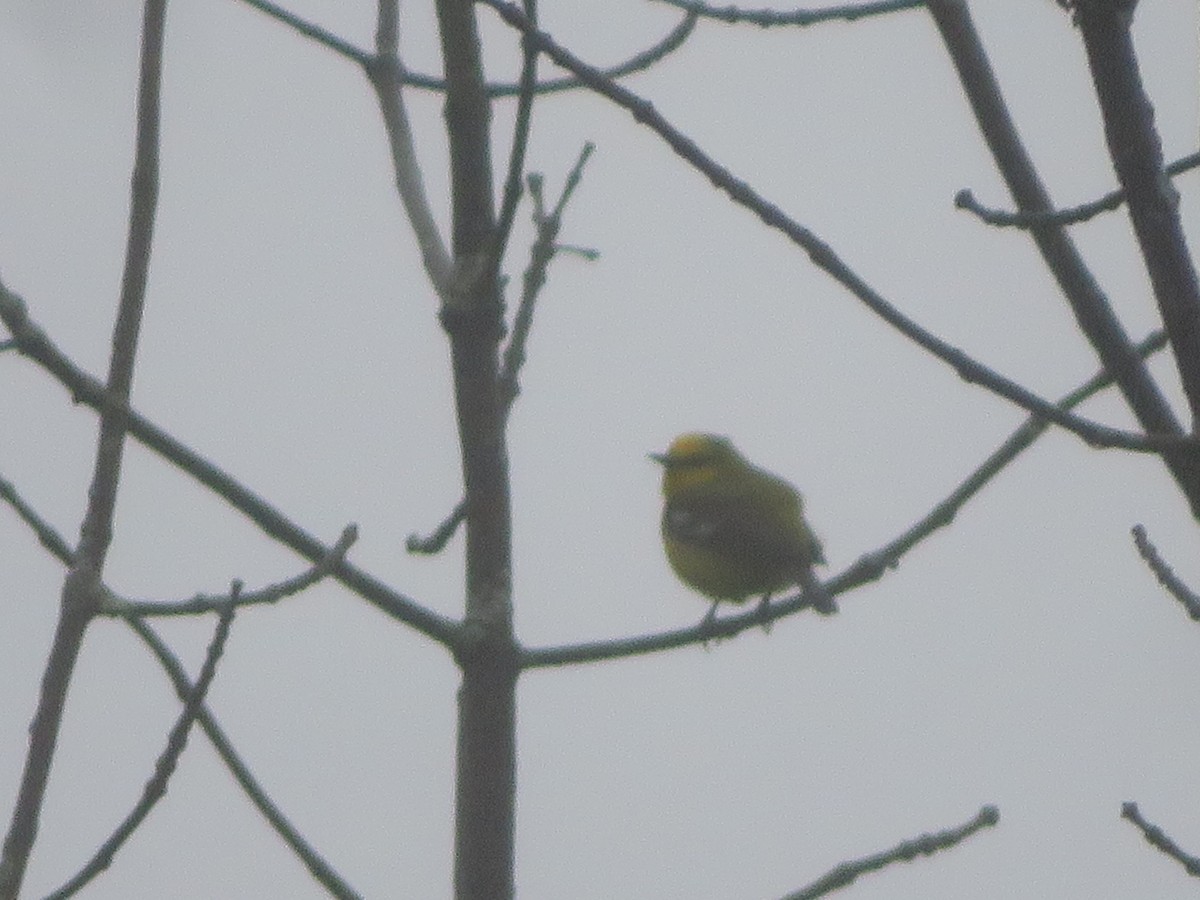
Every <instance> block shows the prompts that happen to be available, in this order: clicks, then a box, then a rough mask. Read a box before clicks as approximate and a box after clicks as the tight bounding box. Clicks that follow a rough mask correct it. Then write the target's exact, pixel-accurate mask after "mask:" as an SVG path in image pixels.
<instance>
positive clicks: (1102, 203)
mask: <svg viewBox="0 0 1200 900" xmlns="http://www.w3.org/2000/svg"><path fill="white" fill-rule="evenodd" d="M1197 166H1200V153H1190V154H1188V155H1187V156H1183V157H1180V158H1179V159H1177V160H1175V162H1173V163H1171V164H1170V165H1169V166H1167V167H1166V168H1165V169H1163V171H1164V172H1165V173H1166V174H1167V175H1170V176H1175V175H1180V174H1182V173H1184V172H1188V171H1190V170H1192V169H1194V168H1196V167H1197ZM1124 202H1125V191H1124V190H1122V189H1117V190H1115V191H1109V192H1108V193H1107V194H1105V195H1104V196H1103V197H1100V198H1099V199H1098V200H1092V201H1091V202H1089V203H1081V204H1080V205H1079V206H1071V207H1067V208H1066V209H1056V210H1052V211H1050V212H1007V211H1006V210H1001V209H990V208H988V207H986V206H984V205H983V204H982V203H980V202H979V201H978V200H976V199H975V195H974V194H973V193H972V192H971V190H970V188H963V189H962V190H961V191H959V192H958V193H957V194H956V195H955V196H954V205H955V206H956V207H958V208H959V209H965V210H966V211H967V212H970V213H974V214H975V215H976V216H978V217H979V218H980V219H982V220H983V221H984V222H986V223H987V224H989V225H994V226H996V227H997V228H1020V229H1022V230H1025V231H1028V230H1030V229H1033V228H1035V227H1037V226H1039V225H1078V224H1079V223H1080V222H1086V221H1087V220H1088V219H1091V218H1094V217H1095V216H1098V215H1099V214H1100V213H1102V212H1112V211H1113V210H1115V209H1120V207H1121V204H1122V203H1124Z"/></svg>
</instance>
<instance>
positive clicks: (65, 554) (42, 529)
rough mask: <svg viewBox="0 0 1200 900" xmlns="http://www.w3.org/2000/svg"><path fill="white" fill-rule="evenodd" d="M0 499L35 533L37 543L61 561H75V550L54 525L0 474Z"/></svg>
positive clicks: (68, 564) (67, 562) (69, 563)
mask: <svg viewBox="0 0 1200 900" xmlns="http://www.w3.org/2000/svg"><path fill="white" fill-rule="evenodd" d="M0 499H2V500H4V502H5V503H7V504H8V505H9V506H11V507H12V508H13V509H14V510H16V513H17V515H18V516H20V517H21V521H23V522H24V523H25V524H26V525H28V526H29V527H30V528H32V529H33V533H34V534H35V535H37V539H38V543H39V544H41V545H42V546H43V547H45V548H46V549H47V550H49V551H50V553H51V554H53V556H54V557H55V558H57V559H58V560H60V561H61V562H63V563H65V564H66V565H67V566H70V565H71V564H72V563H73V562H74V561H75V551H74V550H72V549H71V546H70V545H69V544H68V543H67V542H66V540H65V539H64V538H63V536H62V535H61V534H59V533H58V531H56V530H55V528H54V526H53V525H51V524H50V523H49V522H47V521H46V520H45V519H43V518H42V517H41V515H40V514H39V513H38V512H37V510H35V509H34V508H33V507H32V506H30V505H29V504H28V503H26V502H25V500H24V498H23V497H21V495H20V494H19V493H17V489H16V487H14V486H13V483H12V482H11V481H9V480H8V479H7V478H4V477H2V476H0Z"/></svg>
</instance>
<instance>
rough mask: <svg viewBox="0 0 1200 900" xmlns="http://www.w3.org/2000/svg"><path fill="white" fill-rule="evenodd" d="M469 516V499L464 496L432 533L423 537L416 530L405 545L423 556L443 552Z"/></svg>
mask: <svg viewBox="0 0 1200 900" xmlns="http://www.w3.org/2000/svg"><path fill="white" fill-rule="evenodd" d="M466 517H467V499H466V498H465V497H464V498H463V499H462V500H459V501H458V503H456V504H455V506H454V509H452V510H450V515H448V516H446V518H445V519H443V520H442V523H441V524H440V525H438V527H437V528H435V529H434V530H433V532H432V533H431V534H428V535H425V536H424V537H422V536H421V535H419V534H416V533H415V532H414V533H413V534H410V535H409V536H408V539H407V540H406V541H405V542H404V547H405V549H406V550H408V552H409V553H416V554H419V555H421V556H432V555H434V554H435V553H441V552H442V550H444V549H445V547H446V544H447V543H449V541H450V538H452V537H454V533H455V532H456V531H458V526H459V525H461V524H462V523H463V520H464V519H466Z"/></svg>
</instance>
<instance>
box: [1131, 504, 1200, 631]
mask: <svg viewBox="0 0 1200 900" xmlns="http://www.w3.org/2000/svg"><path fill="white" fill-rule="evenodd" d="M1132 531H1133V542H1134V544H1135V545H1136V546H1137V549H1138V553H1140V554H1141V555H1142V559H1143V560H1145V561H1146V565H1147V566H1149V567H1150V571H1151V572H1153V573H1154V577H1155V578H1157V579H1158V583H1159V584H1161V585H1162V586H1163V587H1164V588H1166V589H1167V591H1168V592H1169V593H1170V594H1171V596H1172V597H1174V598H1175V599H1176V600H1178V601H1179V602H1180V604H1181V605H1182V606H1183V608H1184V609H1185V610H1187V614H1188V616H1189V617H1191V619H1192V621H1194V622H1200V594H1197V593H1196V592H1195V591H1193V590H1192V589H1191V588H1189V587H1188V586H1187V585H1186V584H1184V583H1183V579H1181V578H1180V577H1179V576H1178V575H1176V574H1175V572H1174V571H1173V570H1172V569H1171V567H1170V566H1169V565H1167V563H1166V561H1165V560H1164V559H1163V558H1162V556H1161V555H1159V552H1158V548H1157V547H1155V546H1154V545H1153V544H1152V543H1150V538H1149V537H1147V536H1146V529H1145V528H1143V527H1142V526H1141V525H1134V526H1133V529H1132Z"/></svg>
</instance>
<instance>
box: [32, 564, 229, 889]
mask: <svg viewBox="0 0 1200 900" xmlns="http://www.w3.org/2000/svg"><path fill="white" fill-rule="evenodd" d="M241 590H242V584H241V582H240V581H235V582H234V583H233V589H232V591H231V593H230V596H229V600H228V602H226V604H225V606H224V608H223V609H222V610H221V615H220V618H219V619H218V620H217V628H216V631H215V632H214V633H213V637H212V640H211V641H210V642H209V645H208V651H207V652H206V653H205V654H204V664H203V665H202V666H201V668H200V675H199V677H198V678H197V679H196V684H195V686H194V687H193V688H192V689H191V691H189V692H188V694H187V697H186V699H185V701H184V704H183V710H182V711H181V712H180V714H179V718H178V719H177V720H176V722H175V725H174V727H172V728H171V731H170V733H169V734H168V735H167V745H166V747H165V748H164V749H163V752H162V753H161V754H160V755H159V757H158V761H157V762H156V763H155V764H154V774H153V775H152V776H151V778H150V780H149V781H147V782H146V786H145V788H144V789H143V791H142V796H141V797H140V798H139V799H138V802H137V803H136V804H135V805H134V807H133V809H132V810H130V812H129V815H127V816H126V817H125V818H124V819H123V820H122V821H121V824H120V825H118V826H117V828H116V829H115V830H114V831H113V833H112V834H111V835H110V836H109V838H108V839H107V840H106V841H105V842H104V843H103V844H101V845H100V849H99V850H97V851H96V854H95V855H94V856H93V857H92V858H91V859H90V860H88V862H87V863H86V864H85V865H84V867H83V868H82V869H80V870H79V872H78V873H77V874H76V875H75V876H74V877H73V878H71V880H70V881H68V882H67V883H66V884H64V885H63V886H62V887H61V888H59V889H58V890H57V891H54V892H53V893H51V894H50V895H49V897H48V898H47V900H63V898H66V897H71V896H73V895H74V894H76V893H78V892H79V891H80V890H81V889H82V888H83V887H84V886H85V885H86V884H87V883H88V882H90V881H91V880H92V879H93V878H95V877H96V876H97V875H99V874H100V873H101V872H103V871H104V870H105V869H107V868H108V867H109V866H111V865H112V861H113V857H115V856H116V855H117V851H118V850H120V849H121V846H122V845H123V844H124V843H125V842H126V841H127V840H129V838H130V837H132V836H133V833H134V831H136V830H137V827H138V826H139V825H141V824H142V822H144V821H145V820H146V816H148V815H150V810H152V809H153V808H154V805H155V804H156V803H158V801H159V800H161V799H162V798H163V797H165V796H166V794H167V784H168V782H169V781H170V779H171V775H172V774H173V773H174V772H175V767H176V766H177V765H178V763H179V757H180V756H182V755H183V751H184V748H185V747H186V746H187V739H188V733H189V732H190V731H191V729H192V723H193V722H195V721H196V717H197V716H198V715H199V714H200V710H201V709H202V708H203V706H204V698H205V697H206V696H208V688H209V686H210V685H211V684H212V680H213V677H214V676H215V675H216V673H217V661H218V660H219V659H220V658H221V654H222V652H224V649H225V641H226V639H227V638H228V637H229V626H230V625H231V624H232V623H233V614H234V610H235V609H236V607H237V603H238V599H239V597H238V595H239V594H240V593H241Z"/></svg>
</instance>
